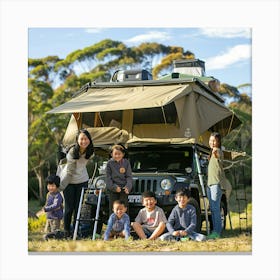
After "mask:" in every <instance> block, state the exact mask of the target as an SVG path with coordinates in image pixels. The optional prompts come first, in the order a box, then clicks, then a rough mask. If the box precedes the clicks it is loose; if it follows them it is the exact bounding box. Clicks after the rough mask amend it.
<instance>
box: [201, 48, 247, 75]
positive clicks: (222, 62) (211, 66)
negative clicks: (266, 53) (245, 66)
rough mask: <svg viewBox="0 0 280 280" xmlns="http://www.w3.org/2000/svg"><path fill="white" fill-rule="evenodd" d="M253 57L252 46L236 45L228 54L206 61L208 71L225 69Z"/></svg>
mask: <svg viewBox="0 0 280 280" xmlns="http://www.w3.org/2000/svg"><path fill="white" fill-rule="evenodd" d="M250 57H251V45H247V44H243V45H236V46H234V47H232V48H230V49H228V50H227V52H225V53H223V54H220V55H217V56H214V57H210V58H208V59H205V62H206V65H207V70H215V69H224V68H227V67H229V66H231V65H232V64H234V63H238V62H243V61H244V60H247V59H249V58H250Z"/></svg>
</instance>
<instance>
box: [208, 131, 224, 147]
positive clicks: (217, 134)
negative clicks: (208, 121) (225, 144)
mask: <svg viewBox="0 0 280 280" xmlns="http://www.w3.org/2000/svg"><path fill="white" fill-rule="evenodd" d="M211 136H214V137H215V138H216V140H218V142H219V148H221V147H222V136H221V134H220V133H219V132H212V133H211V134H210V137H211Z"/></svg>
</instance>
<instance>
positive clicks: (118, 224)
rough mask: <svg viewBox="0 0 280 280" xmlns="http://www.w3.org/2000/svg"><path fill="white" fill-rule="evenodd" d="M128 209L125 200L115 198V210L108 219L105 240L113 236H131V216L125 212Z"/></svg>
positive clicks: (126, 237)
mask: <svg viewBox="0 0 280 280" xmlns="http://www.w3.org/2000/svg"><path fill="white" fill-rule="evenodd" d="M126 210H127V208H126V206H125V202H124V201H122V200H115V201H114V202H113V212H114V213H112V214H111V215H110V218H109V220H108V225H107V228H106V231H105V234H104V240H109V238H113V237H122V238H125V239H128V238H129V236H130V218H129V216H128V215H127V214H126V213H125V212H126Z"/></svg>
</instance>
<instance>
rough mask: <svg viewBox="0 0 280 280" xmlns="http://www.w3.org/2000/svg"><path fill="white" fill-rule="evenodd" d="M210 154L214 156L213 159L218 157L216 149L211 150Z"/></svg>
mask: <svg viewBox="0 0 280 280" xmlns="http://www.w3.org/2000/svg"><path fill="white" fill-rule="evenodd" d="M212 154H213V155H214V157H215V158H217V157H218V149H217V148H216V147H215V148H213V150H212Z"/></svg>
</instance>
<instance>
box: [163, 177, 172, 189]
mask: <svg viewBox="0 0 280 280" xmlns="http://www.w3.org/2000/svg"><path fill="white" fill-rule="evenodd" d="M160 186H161V188H162V189H163V190H169V189H170V188H171V181H170V180H169V179H163V180H162V181H161V182H160Z"/></svg>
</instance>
